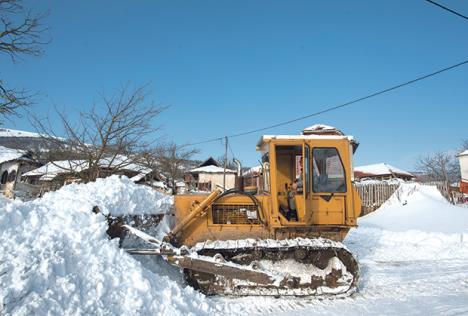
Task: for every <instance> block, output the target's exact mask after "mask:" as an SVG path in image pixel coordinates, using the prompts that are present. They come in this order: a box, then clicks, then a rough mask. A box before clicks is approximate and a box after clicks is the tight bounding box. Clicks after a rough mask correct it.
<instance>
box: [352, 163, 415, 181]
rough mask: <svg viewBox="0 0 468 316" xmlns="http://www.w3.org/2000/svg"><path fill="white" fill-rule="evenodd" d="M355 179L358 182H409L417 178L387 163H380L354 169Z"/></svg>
mask: <svg viewBox="0 0 468 316" xmlns="http://www.w3.org/2000/svg"><path fill="white" fill-rule="evenodd" d="M354 178H355V179H356V180H363V179H372V180H389V179H402V180H405V181H409V180H412V179H414V178H415V176H414V175H413V174H412V173H410V172H408V171H404V170H402V169H399V168H396V167H394V166H391V165H389V164H387V163H378V164H372V165H366V166H360V167H355V168H354Z"/></svg>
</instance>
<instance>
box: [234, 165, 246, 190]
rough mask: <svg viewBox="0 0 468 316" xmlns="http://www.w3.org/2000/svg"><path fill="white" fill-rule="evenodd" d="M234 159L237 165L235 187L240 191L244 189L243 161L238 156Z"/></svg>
mask: <svg viewBox="0 0 468 316" xmlns="http://www.w3.org/2000/svg"><path fill="white" fill-rule="evenodd" d="M232 161H233V162H234V163H235V164H236V165H237V175H236V183H235V188H236V189H237V190H239V191H244V177H243V176H242V165H241V162H240V161H239V160H238V159H236V158H233V159H232Z"/></svg>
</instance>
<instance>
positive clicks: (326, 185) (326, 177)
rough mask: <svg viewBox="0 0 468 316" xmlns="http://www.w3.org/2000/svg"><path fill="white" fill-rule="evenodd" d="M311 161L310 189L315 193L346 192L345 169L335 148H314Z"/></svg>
mask: <svg viewBox="0 0 468 316" xmlns="http://www.w3.org/2000/svg"><path fill="white" fill-rule="evenodd" d="M312 161H313V166H312V182H313V183H312V189H313V191H314V192H315V193H320V192H327V193H344V192H346V178H345V171H344V167H343V163H342V162H341V158H340V155H339V153H338V150H337V149H336V148H334V147H330V148H314V149H313V150H312Z"/></svg>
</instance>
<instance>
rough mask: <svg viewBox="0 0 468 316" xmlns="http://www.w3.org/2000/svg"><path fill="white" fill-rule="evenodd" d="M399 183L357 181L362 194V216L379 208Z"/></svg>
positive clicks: (357, 186) (357, 187) (356, 185)
mask: <svg viewBox="0 0 468 316" xmlns="http://www.w3.org/2000/svg"><path fill="white" fill-rule="evenodd" d="M399 186H400V185H399V184H387V183H365V184H362V183H356V184H355V187H356V189H357V190H358V192H359V195H360V196H361V202H362V207H361V216H363V215H366V214H369V213H370V212H373V211H375V210H376V209H378V208H379V207H380V206H381V205H382V204H384V203H385V201H387V200H388V199H389V198H390V196H392V194H393V193H394V192H395V191H396V190H397V189H398V187H399Z"/></svg>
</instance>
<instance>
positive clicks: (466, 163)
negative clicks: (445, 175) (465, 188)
mask: <svg viewBox="0 0 468 316" xmlns="http://www.w3.org/2000/svg"><path fill="white" fill-rule="evenodd" d="M458 159H459V161H460V169H461V177H462V179H463V180H464V181H465V182H467V181H468V155H465V156H460V157H458Z"/></svg>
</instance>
